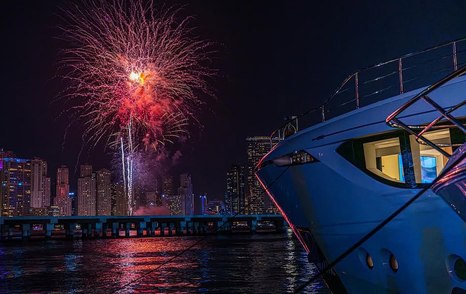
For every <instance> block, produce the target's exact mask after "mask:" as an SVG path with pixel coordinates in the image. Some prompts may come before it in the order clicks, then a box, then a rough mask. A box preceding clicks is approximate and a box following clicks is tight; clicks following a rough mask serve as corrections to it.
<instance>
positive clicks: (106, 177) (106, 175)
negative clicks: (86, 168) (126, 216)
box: [97, 169, 112, 215]
mask: <svg viewBox="0 0 466 294" xmlns="http://www.w3.org/2000/svg"><path fill="white" fill-rule="evenodd" d="M111 179H112V174H111V173H110V171H109V170H108V169H101V170H99V171H97V215H111V213H112V186H111V185H112V181H111Z"/></svg>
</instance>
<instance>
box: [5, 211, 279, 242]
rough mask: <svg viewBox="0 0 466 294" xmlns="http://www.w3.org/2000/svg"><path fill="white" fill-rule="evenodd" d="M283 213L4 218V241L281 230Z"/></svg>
mask: <svg viewBox="0 0 466 294" xmlns="http://www.w3.org/2000/svg"><path fill="white" fill-rule="evenodd" d="M284 225H285V222H284V219H283V217H282V216H280V215H236V216H226V215H193V216H63V217H52V216H27V217H8V218H5V217H1V218H0V241H9V240H30V239H49V238H125V237H126V238H128V237H154V236H188V235H205V234H220V233H262V232H281V231H283V229H284Z"/></svg>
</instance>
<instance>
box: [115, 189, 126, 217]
mask: <svg viewBox="0 0 466 294" xmlns="http://www.w3.org/2000/svg"><path fill="white" fill-rule="evenodd" d="M112 198H113V201H112V202H113V203H114V207H113V213H112V214H113V215H128V199H127V197H126V194H125V188H124V186H123V184H121V183H115V184H113V185H112Z"/></svg>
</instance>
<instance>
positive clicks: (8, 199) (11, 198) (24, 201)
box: [0, 150, 31, 217]
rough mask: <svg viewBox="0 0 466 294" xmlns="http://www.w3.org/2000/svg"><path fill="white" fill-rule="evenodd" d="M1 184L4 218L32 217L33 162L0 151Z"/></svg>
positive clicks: (0, 193)
mask: <svg viewBox="0 0 466 294" xmlns="http://www.w3.org/2000/svg"><path fill="white" fill-rule="evenodd" d="M7 156H8V157H7ZM9 156H11V157H9ZM0 183H1V186H0V200H1V210H2V216H7V217H11V216H26V215H30V214H31V161H30V160H27V159H21V158H16V157H14V155H13V154H12V153H6V152H3V150H0Z"/></svg>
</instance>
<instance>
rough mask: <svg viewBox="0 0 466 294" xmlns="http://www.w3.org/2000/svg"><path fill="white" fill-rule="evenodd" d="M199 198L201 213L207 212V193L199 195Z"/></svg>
mask: <svg viewBox="0 0 466 294" xmlns="http://www.w3.org/2000/svg"><path fill="white" fill-rule="evenodd" d="M199 199H200V200H201V214H206V213H207V195H201V196H199Z"/></svg>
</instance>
